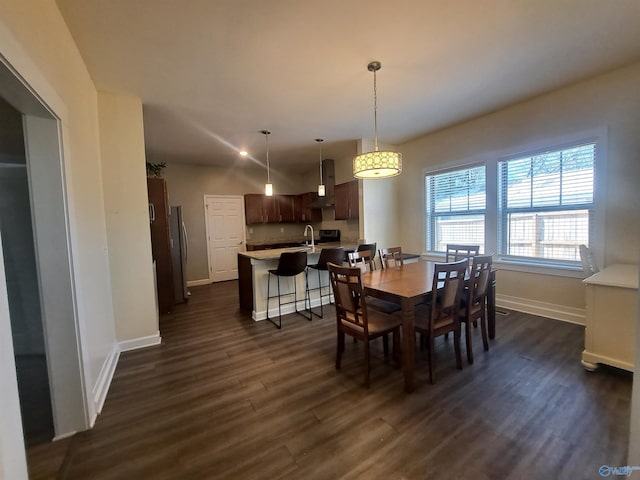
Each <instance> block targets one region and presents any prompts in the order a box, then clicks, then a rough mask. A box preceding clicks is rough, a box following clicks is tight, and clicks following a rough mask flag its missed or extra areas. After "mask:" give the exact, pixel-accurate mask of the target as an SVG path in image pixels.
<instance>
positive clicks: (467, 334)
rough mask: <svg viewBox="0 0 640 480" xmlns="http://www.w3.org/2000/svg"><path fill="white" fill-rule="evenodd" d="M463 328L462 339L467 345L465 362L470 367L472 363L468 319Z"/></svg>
mask: <svg viewBox="0 0 640 480" xmlns="http://www.w3.org/2000/svg"><path fill="white" fill-rule="evenodd" d="M464 327H465V330H464V337H465V338H464V339H465V342H466V344H467V362H469V365H471V364H472V363H473V347H472V345H471V322H470V321H469V319H467V320H466V321H465V322H464Z"/></svg>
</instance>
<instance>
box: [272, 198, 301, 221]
mask: <svg viewBox="0 0 640 480" xmlns="http://www.w3.org/2000/svg"><path fill="white" fill-rule="evenodd" d="M295 198H296V195H276V196H275V199H276V208H277V212H276V214H277V217H276V218H277V220H276V221H277V222H278V223H293V222H296V221H297V219H296V216H295V210H294V202H295Z"/></svg>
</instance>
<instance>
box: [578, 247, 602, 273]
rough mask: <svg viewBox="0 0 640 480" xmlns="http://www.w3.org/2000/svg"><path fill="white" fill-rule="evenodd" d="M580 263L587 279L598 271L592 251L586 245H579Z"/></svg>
mask: <svg viewBox="0 0 640 480" xmlns="http://www.w3.org/2000/svg"><path fill="white" fill-rule="evenodd" d="M580 261H581V262H582V270H583V271H584V273H585V274H586V275H587V277H590V276H591V275H593V274H594V273H598V272H599V271H600V269H599V268H598V264H597V263H596V260H595V258H594V257H593V249H591V248H589V247H587V246H586V245H580Z"/></svg>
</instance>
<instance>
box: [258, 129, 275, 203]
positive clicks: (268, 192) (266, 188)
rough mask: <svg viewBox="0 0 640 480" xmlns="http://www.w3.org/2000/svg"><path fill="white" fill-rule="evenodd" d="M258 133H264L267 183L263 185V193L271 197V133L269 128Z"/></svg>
mask: <svg viewBox="0 0 640 480" xmlns="http://www.w3.org/2000/svg"><path fill="white" fill-rule="evenodd" d="M260 133H262V134H263V135H264V141H265V143H266V145H267V183H266V184H265V185H264V194H265V195H266V196H267V197H272V196H273V185H272V184H271V173H270V171H269V135H271V132H270V131H269V130H262V131H261V132H260Z"/></svg>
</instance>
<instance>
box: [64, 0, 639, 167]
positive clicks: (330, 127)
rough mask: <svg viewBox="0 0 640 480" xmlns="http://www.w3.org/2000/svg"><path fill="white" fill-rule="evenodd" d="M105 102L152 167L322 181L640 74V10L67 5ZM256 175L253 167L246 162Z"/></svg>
mask: <svg viewBox="0 0 640 480" xmlns="http://www.w3.org/2000/svg"><path fill="white" fill-rule="evenodd" d="M57 3H58V5H59V7H60V10H61V12H62V14H63V16H64V18H65V20H66V22H67V24H68V26H69V29H70V30H71V33H72V35H73V37H74V39H75V42H76V43H77V45H78V48H79V50H80V52H81V54H82V56H83V58H84V60H85V62H86V64H87V67H88V69H89V72H90V74H91V77H92V78H93V80H94V82H95V84H96V87H97V88H98V89H99V90H107V91H112V92H120V93H125V94H131V95H135V96H137V97H140V98H141V99H142V102H143V105H144V122H145V141H146V149H147V155H148V158H149V160H152V161H156V162H159V161H169V162H189V163H200V164H211V165H232V164H234V163H237V162H238V155H237V150H238V149H247V150H249V152H250V153H251V155H252V156H253V157H254V159H255V160H256V161H259V162H264V156H265V146H264V137H263V136H262V135H261V134H260V133H259V131H260V130H262V129H265V128H266V129H269V130H271V131H272V134H271V136H270V139H269V142H270V160H271V164H272V166H273V167H274V168H283V167H286V168H288V169H294V170H298V171H305V170H309V169H310V168H311V166H312V165H313V164H315V162H317V159H318V148H317V145H316V143H315V142H314V139H315V138H318V137H321V138H324V139H325V144H324V147H323V148H324V153H325V155H324V156H325V157H334V158H341V157H343V156H345V155H351V154H353V153H354V152H355V142H356V141H357V140H358V139H360V138H371V137H372V136H373V74H372V73H370V72H369V71H367V64H368V63H369V62H370V61H372V60H379V61H381V62H382V69H381V70H380V71H379V72H378V74H377V83H378V133H379V139H380V142H383V143H400V142H404V141H406V140H408V139H411V138H414V137H417V136H419V135H421V134H424V133H426V132H430V131H434V130H437V129H440V128H443V127H446V126H448V125H452V124H455V123H458V122H461V121H464V120H467V119H470V118H473V117H476V116H478V115H482V114H485V113H488V112H491V111H494V110H496V109H499V108H502V107H504V106H506V105H509V104H513V103H516V102H519V101H522V100H525V99H528V98H531V97H533V96H536V95H539V94H541V93H543V92H547V91H549V90H553V89H556V88H558V87H561V86H564V85H568V84H570V83H574V82H576V81H579V80H581V79H584V78H587V77H591V76H594V75H597V74H600V73H603V72H606V71H609V70H612V69H614V68H617V67H620V66H623V65H626V64H629V63H632V62H635V61H638V60H640V28H639V27H640V22H639V20H640V1H639V0H455V1H454V0H452V1H448V2H445V1H442V0H392V1H390V0H324V1H319V0H316V1H311V0H182V1H179V0H57ZM247 162H248V163H249V164H251V160H247Z"/></svg>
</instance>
